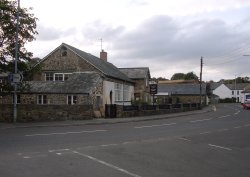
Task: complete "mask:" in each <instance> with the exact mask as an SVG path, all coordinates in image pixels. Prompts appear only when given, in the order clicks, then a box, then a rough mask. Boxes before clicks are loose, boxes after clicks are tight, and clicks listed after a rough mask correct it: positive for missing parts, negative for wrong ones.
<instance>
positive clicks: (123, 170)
mask: <svg viewBox="0 0 250 177" xmlns="http://www.w3.org/2000/svg"><path fill="white" fill-rule="evenodd" d="M72 152H73V153H75V154H78V155H80V156H83V157H86V158H88V159H90V160H93V161H95V162H97V163H100V164H102V165H105V166H107V167H110V168H113V169H115V170H118V171H120V172H122V173H125V174H127V175H129V176H132V177H141V176H139V175H137V174H134V173H131V172H129V171H127V170H125V169H122V168H120V167H118V166H115V165H112V164H110V163H107V162H105V161H103V160H100V159H97V158H95V157H93V156H90V155H87V154H83V153H80V152H77V151H72Z"/></svg>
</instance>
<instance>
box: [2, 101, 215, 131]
mask: <svg viewBox="0 0 250 177" xmlns="http://www.w3.org/2000/svg"><path fill="white" fill-rule="evenodd" d="M215 109H216V108H215V106H212V105H210V106H206V107H204V108H202V109H201V110H194V111H186V112H178V113H168V114H161V115H151V116H141V117H125V118H95V119H90V120H66V121H48V122H25V123H20V122H17V123H2V122H1V123H0V129H11V128H32V127H63V126H81V125H101V124H116V123H127V122H140V121H150V120H160V119H168V118H173V117H181V116H187V115H194V114H203V113H207V112H211V111H214V110H215Z"/></svg>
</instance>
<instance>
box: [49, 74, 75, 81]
mask: <svg viewBox="0 0 250 177" xmlns="http://www.w3.org/2000/svg"><path fill="white" fill-rule="evenodd" d="M70 75H71V73H45V81H66V80H68V79H69V77H70Z"/></svg>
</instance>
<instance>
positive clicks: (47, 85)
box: [28, 72, 102, 94]
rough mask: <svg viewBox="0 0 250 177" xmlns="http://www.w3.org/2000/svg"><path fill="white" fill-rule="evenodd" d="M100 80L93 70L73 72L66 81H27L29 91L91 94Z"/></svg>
mask: <svg viewBox="0 0 250 177" xmlns="http://www.w3.org/2000/svg"><path fill="white" fill-rule="evenodd" d="M101 81H102V78H101V76H100V74H98V73H94V72H82V73H73V74H72V75H71V76H70V77H69V79H68V80H66V81H29V82H28V84H29V85H30V90H29V91H28V92H29V93H58V94H60V93H61V94H91V93H92V91H93V90H95V87H96V86H97V84H98V83H100V82H101Z"/></svg>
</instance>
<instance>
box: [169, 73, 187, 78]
mask: <svg viewBox="0 0 250 177" xmlns="http://www.w3.org/2000/svg"><path fill="white" fill-rule="evenodd" d="M184 77H185V74H184V73H175V74H174V75H173V76H172V77H171V80H182V79H184Z"/></svg>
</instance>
